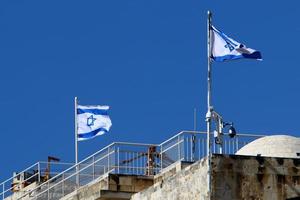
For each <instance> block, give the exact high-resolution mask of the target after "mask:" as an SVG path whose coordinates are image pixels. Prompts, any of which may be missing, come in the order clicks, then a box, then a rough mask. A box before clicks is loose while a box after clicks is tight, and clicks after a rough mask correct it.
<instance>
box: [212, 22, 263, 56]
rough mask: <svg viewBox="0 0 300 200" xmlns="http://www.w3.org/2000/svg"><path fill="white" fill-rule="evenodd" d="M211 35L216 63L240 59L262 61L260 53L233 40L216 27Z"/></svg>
mask: <svg viewBox="0 0 300 200" xmlns="http://www.w3.org/2000/svg"><path fill="white" fill-rule="evenodd" d="M211 33H212V34H211V37H212V38H211V42H212V47H211V51H212V52H211V53H212V59H213V60H214V61H217V62H223V61H226V60H235V59H240V58H250V59H257V60H262V57H261V54H260V52H259V51H256V50H254V49H250V48H247V47H246V46H245V45H244V44H241V43H239V42H237V41H235V40H233V39H232V38H230V37H228V36H227V35H225V34H224V33H222V32H221V31H219V30H218V29H216V28H215V27H214V26H211Z"/></svg>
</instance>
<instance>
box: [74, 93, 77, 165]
mask: <svg viewBox="0 0 300 200" xmlns="http://www.w3.org/2000/svg"><path fill="white" fill-rule="evenodd" d="M74 104H75V113H74V114H75V164H77V163H78V130H77V97H75V99H74Z"/></svg>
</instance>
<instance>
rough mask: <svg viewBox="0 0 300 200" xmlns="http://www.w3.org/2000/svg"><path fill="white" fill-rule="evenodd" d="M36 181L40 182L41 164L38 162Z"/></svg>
mask: <svg viewBox="0 0 300 200" xmlns="http://www.w3.org/2000/svg"><path fill="white" fill-rule="evenodd" d="M38 182H39V183H40V182H41V164H40V162H38Z"/></svg>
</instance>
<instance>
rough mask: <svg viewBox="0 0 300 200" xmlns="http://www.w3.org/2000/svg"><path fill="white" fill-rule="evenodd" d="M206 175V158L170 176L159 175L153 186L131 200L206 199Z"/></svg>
mask: <svg viewBox="0 0 300 200" xmlns="http://www.w3.org/2000/svg"><path fill="white" fill-rule="evenodd" d="M171 174H172V173H170V175H171ZM206 177H207V167H206V159H204V160H201V161H199V162H197V163H194V164H192V165H189V166H187V167H184V168H183V169H182V170H181V171H179V172H177V173H176V174H173V175H171V176H169V177H167V176H162V177H157V179H156V180H155V184H154V185H153V186H151V187H149V188H148V189H145V190H143V191H142V192H139V193H136V194H134V195H133V196H132V197H131V200H192V199H197V200H199V199H201V200H206V199H207V196H206V194H207V192H206V191H207V187H206ZM157 180H159V181H157Z"/></svg>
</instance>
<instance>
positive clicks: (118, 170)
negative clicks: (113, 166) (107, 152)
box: [117, 147, 120, 174]
mask: <svg viewBox="0 0 300 200" xmlns="http://www.w3.org/2000/svg"><path fill="white" fill-rule="evenodd" d="M117 159H118V174H120V148H119V147H118V158H117Z"/></svg>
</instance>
